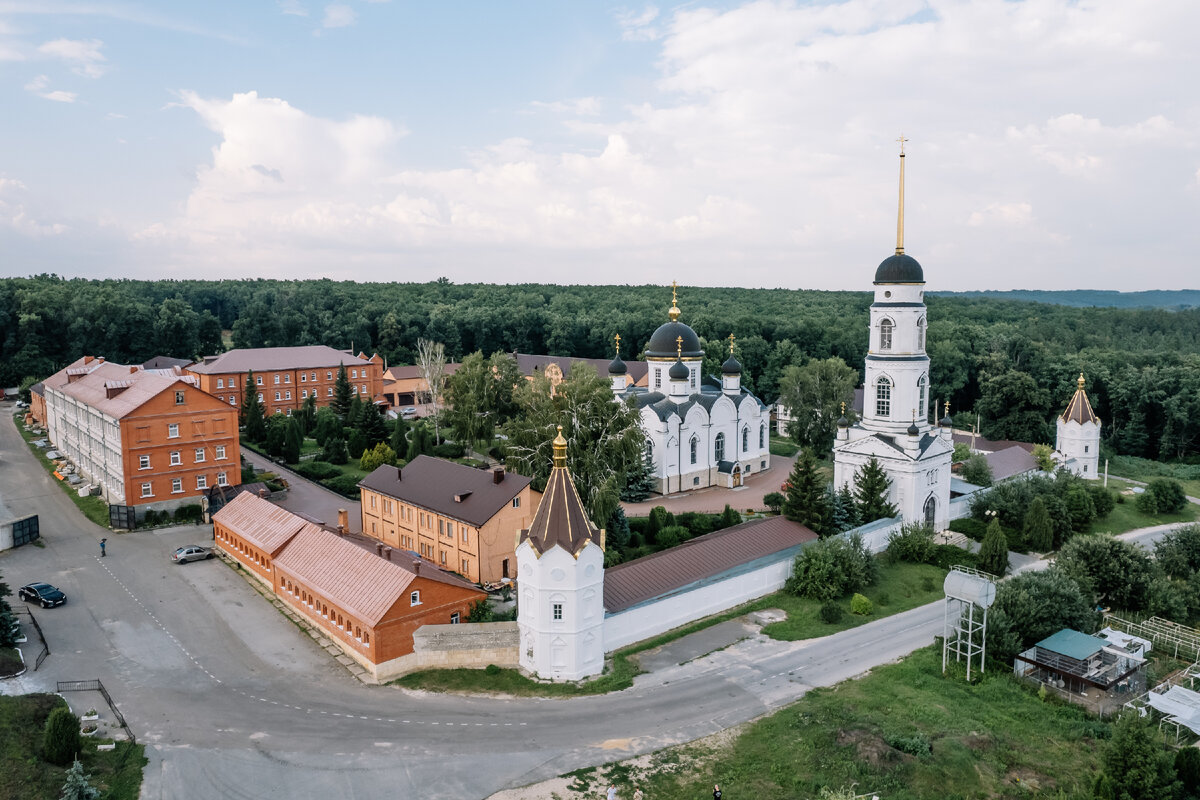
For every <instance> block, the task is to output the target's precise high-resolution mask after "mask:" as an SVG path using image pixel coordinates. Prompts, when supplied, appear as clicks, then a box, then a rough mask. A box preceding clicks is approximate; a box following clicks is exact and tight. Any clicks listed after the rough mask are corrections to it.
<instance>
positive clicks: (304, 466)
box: [296, 461, 342, 481]
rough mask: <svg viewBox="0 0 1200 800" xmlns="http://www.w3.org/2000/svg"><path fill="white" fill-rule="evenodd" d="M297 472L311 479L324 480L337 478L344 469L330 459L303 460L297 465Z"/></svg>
mask: <svg viewBox="0 0 1200 800" xmlns="http://www.w3.org/2000/svg"><path fill="white" fill-rule="evenodd" d="M296 473H297V474H298V475H302V476H304V477H305V478H308V479H309V480H310V481H323V480H326V479H328V478H336V477H337V476H338V475H341V474H342V471H341V470H340V469H338V468H337V467H335V466H334V465H333V464H330V463H329V462H328V461H301V462H300V463H299V464H297V465H296Z"/></svg>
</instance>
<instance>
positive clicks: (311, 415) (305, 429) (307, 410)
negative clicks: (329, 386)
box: [295, 390, 317, 436]
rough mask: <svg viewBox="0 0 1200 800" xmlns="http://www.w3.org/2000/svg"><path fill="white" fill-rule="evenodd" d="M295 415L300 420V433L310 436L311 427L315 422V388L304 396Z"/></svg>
mask: <svg viewBox="0 0 1200 800" xmlns="http://www.w3.org/2000/svg"><path fill="white" fill-rule="evenodd" d="M295 417H296V418H297V419H298V420H299V421H300V433H301V434H302V435H304V436H311V435H312V432H313V428H314V427H315V426H316V424H317V393H316V391H315V390H314V391H313V393H312V394H310V395H309V396H308V397H306V398H304V402H303V403H301V404H300V410H299V411H298V412H296V414H295Z"/></svg>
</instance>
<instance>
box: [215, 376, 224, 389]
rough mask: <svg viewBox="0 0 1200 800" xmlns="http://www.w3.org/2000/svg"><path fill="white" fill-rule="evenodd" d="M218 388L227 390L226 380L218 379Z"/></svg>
mask: <svg viewBox="0 0 1200 800" xmlns="http://www.w3.org/2000/svg"><path fill="white" fill-rule="evenodd" d="M217 388H218V389H224V388H225V379H224V378H217Z"/></svg>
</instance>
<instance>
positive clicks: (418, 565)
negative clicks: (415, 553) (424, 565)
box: [413, 559, 421, 575]
mask: <svg viewBox="0 0 1200 800" xmlns="http://www.w3.org/2000/svg"><path fill="white" fill-rule="evenodd" d="M413 574H414V575H420V574H421V562H420V561H417V560H415V559H414V560H413Z"/></svg>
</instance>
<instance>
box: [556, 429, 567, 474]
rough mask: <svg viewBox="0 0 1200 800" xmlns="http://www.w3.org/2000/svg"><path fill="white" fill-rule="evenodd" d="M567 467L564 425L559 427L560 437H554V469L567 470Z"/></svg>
mask: <svg viewBox="0 0 1200 800" xmlns="http://www.w3.org/2000/svg"><path fill="white" fill-rule="evenodd" d="M566 466H567V440H566V439H564V438H563V435H562V425H559V426H558V436H555V437H554V468H555V469H560V468H561V469H566Z"/></svg>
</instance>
